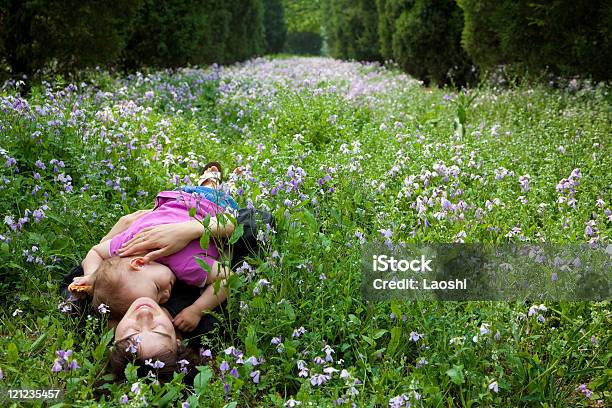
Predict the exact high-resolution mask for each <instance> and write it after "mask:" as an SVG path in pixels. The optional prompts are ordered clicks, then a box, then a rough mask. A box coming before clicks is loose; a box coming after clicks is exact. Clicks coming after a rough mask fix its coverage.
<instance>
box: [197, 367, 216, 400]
mask: <svg viewBox="0 0 612 408" xmlns="http://www.w3.org/2000/svg"><path fill="white" fill-rule="evenodd" d="M198 371H199V373H198V375H196V376H195V378H194V379H193V389H194V391H195V393H196V394H202V393H204V391H206V387H207V386H208V382H209V381H210V379H211V378H212V376H213V372H212V369H211V368H210V367H208V366H199V367H198Z"/></svg>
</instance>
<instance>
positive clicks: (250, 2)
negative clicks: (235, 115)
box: [0, 0, 286, 79]
mask: <svg viewBox="0 0 612 408" xmlns="http://www.w3.org/2000/svg"><path fill="white" fill-rule="evenodd" d="M285 35H286V25H285V22H284V15H283V4H282V1H281V0H224V1H215V0H166V1H163V2H162V1H155V0H97V1H88V0H85V1H83V0H63V1H58V0H4V1H3V2H0V65H4V67H3V68H4V69H3V72H2V74H4V75H1V74H0V77H1V76H12V77H14V78H20V79H21V78H23V77H24V75H25V76H26V77H28V78H29V77H31V76H32V75H35V74H39V75H40V76H41V77H44V76H45V75H49V74H55V73H65V72H73V71H76V70H79V69H83V68H87V67H96V66H100V67H114V68H119V69H124V70H133V69H141V68H146V67H156V68H167V67H179V66H186V65H205V64H211V63H215V62H216V63H220V64H228V63H232V62H236V61H242V60H245V59H248V58H250V57H253V56H256V55H262V54H264V53H274V52H280V51H281V50H282V48H283V46H284V43H285Z"/></svg>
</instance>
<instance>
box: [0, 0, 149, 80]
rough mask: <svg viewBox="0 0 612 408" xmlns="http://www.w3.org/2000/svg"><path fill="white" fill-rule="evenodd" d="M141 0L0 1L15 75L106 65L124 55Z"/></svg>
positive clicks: (7, 50)
mask: <svg viewBox="0 0 612 408" xmlns="http://www.w3.org/2000/svg"><path fill="white" fill-rule="evenodd" d="M140 4H141V0H125V1H124V0H102V1H79V0H66V1H52V0H25V1H24V0H4V1H3V2H0V15H1V16H2V17H1V20H2V24H1V25H0V37H1V38H2V40H0V42H2V43H4V50H3V56H4V59H5V60H6V63H7V64H8V65H9V66H10V67H11V69H12V72H13V76H16V77H21V76H22V75H28V76H29V75H31V74H32V73H33V72H34V71H36V70H37V69H39V68H43V67H47V66H49V65H50V64H53V66H54V70H55V71H67V70H74V69H79V68H83V67H86V66H95V65H104V64H108V63H111V62H113V61H115V60H116V59H117V58H118V56H119V55H120V53H121V51H122V49H123V47H124V44H125V42H126V40H127V37H128V35H129V33H130V30H131V24H130V22H131V20H132V19H133V17H134V16H135V15H136V13H137V10H138V7H139V6H140Z"/></svg>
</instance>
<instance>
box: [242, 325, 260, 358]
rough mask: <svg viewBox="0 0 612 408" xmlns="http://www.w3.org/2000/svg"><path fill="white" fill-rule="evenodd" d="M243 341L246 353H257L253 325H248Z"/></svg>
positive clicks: (255, 354)
mask: <svg viewBox="0 0 612 408" xmlns="http://www.w3.org/2000/svg"><path fill="white" fill-rule="evenodd" d="M244 343H245V344H244V345H245V348H246V353H247V355H250V356H258V355H259V349H258V348H257V332H256V330H255V327H254V326H253V325H249V327H248V328H247V336H246V339H245V342H244Z"/></svg>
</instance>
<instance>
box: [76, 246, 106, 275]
mask: <svg viewBox="0 0 612 408" xmlns="http://www.w3.org/2000/svg"><path fill="white" fill-rule="evenodd" d="M109 257H110V240H106V241H103V242H100V243H99V244H97V245H94V246H93V247H92V248H91V249H90V250H89V252H88V253H87V256H85V259H83V262H81V266H82V267H83V274H84V275H91V274H92V273H94V272H95V271H96V270H97V269H98V267H99V266H100V263H102V261H103V260H104V259H107V258H109Z"/></svg>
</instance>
